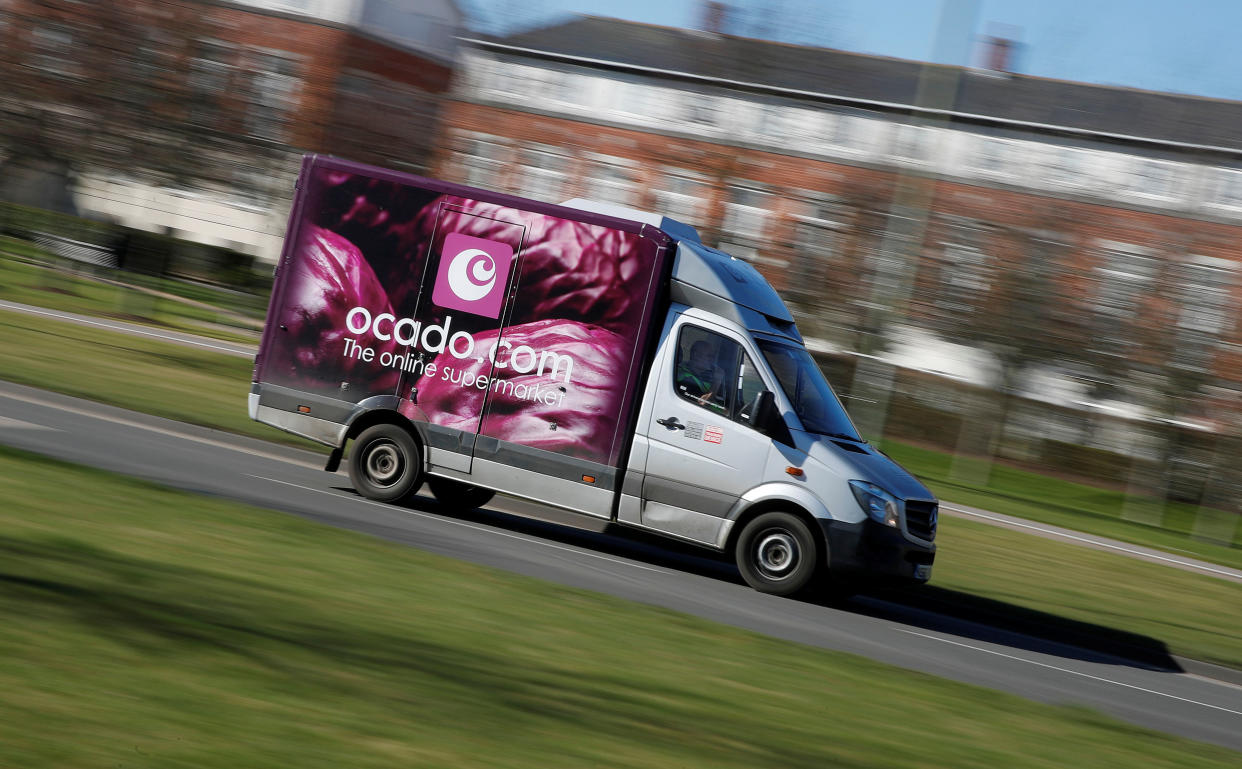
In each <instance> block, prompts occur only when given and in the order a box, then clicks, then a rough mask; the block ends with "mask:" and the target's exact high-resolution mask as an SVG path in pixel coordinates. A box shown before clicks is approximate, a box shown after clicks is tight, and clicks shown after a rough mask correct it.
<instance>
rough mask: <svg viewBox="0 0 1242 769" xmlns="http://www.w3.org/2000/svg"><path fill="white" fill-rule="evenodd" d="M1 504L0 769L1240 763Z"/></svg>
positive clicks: (958, 696)
mask: <svg viewBox="0 0 1242 769" xmlns="http://www.w3.org/2000/svg"><path fill="white" fill-rule="evenodd" d="M53 487H54V488H56V489H57V494H55V495H49V494H48V493H47V489H48V488H53ZM0 498H4V499H5V500H6V505H5V506H4V507H3V511H2V512H0V521H2V522H3V531H4V533H3V535H2V536H0V555H2V557H0V563H2V564H3V566H2V567H0V612H2V613H3V615H4V616H5V617H7V618H8V619H7V620H6V622H4V623H0V690H2V691H4V692H5V694H4V696H3V697H0V763H5V764H12V765H16V766H53V765H56V766H76V767H83V768H84V769H89V768H90V767H113V766H118V765H124V766H132V767H143V766H150V767H169V766H203V767H211V766H221V767H236V766H246V767H255V768H259V767H269V766H270V767H287V766H300V767H308V768H310V767H339V766H351V767H371V766H375V767H380V766H383V767H388V766H394V765H416V766H426V767H441V766H442V767H460V766H496V767H580V766H610V767H611V766H624V767H652V766H682V767H692V766H712V767H731V766H737V767H753V766H770V765H781V766H789V767H803V766H805V767H815V768H816V769H818V768H819V767H823V766H838V767H915V766H955V767H986V769H992V768H993V767H996V766H1007V767H1044V766H1127V765H1140V766H1145V767H1189V766H1198V767H1215V766H1220V767H1233V766H1236V765H1237V760H1238V754H1237V753H1236V752H1232V751H1228V750H1224V749H1220V748H1215V747H1212V746H1207V745H1201V744H1196V743H1191V742H1188V741H1184V740H1180V739H1176V738H1172V737H1169V736H1165V735H1160V734H1156V733H1152V732H1149V731H1145V730H1142V729H1138V728H1134V727H1130V726H1127V725H1124V724H1121V723H1119V722H1116V721H1113V720H1111V719H1108V718H1105V717H1103V716H1100V715H1097V714H1095V713H1092V712H1089V711H1086V710H1083V709H1080V708H1067V707H1053V706H1045V705H1039V704H1036V703H1032V702H1029V701H1026V700H1022V699H1020V698H1017V697H1012V696H1009V695H1005V694H1001V693H998V692H994V691H989V690H985V689H980V688H976V687H971V686H966V685H963V684H957V683H953V682H950V681H945V680H942V679H937V678H934V677H931V676H926V675H920V674H915V673H910V672H907V671H902V670H899V669H895V668H892V667H888V666H885V665H881V664H878V663H874V662H870V661H868V660H865V659H861V658H858V657H853V656H850V655H845V654H840V653H833V652H827V651H823V650H817V649H812V648H808V647H803V646H799V645H796V644H790V643H785V642H779V641H775V640H772V639H769V638H765V637H762V636H758V635H756V634H752V633H748V632H744V631H740V630H736V629H733V628H729V627H725V626H720V625H716V624H713V623H710V622H707V621H704V620H699V619H696V618H692V617H687V616H684V615H680V614H675V613H673V612H668V611H663V610H659V609H654V608H650V607H644V606H640V605H636V604H632V603H628V602H625V601H621V600H618V599H612V598H609V597H605V596H599V595H595V594H590V593H586V592H582V591H576V590H571V589H567V588H563V587H559V586H556V585H552V584H548V583H543V582H539V581H536V580H530V579H525V578H520V577H515V576H511V575H507V574H503V573H498V572H495V571H492V570H489V569H485V568H482V567H476V566H472V565H469V564H464V563H460V562H458V561H454V560H451V559H446V558H441V557H437V556H433V555H430V554H427V553H422V552H419V551H416V550H410V549H406V548H401V547H397V546H393V545H389V544H387V543H383V542H380V541H377V540H373V539H370V538H367V537H363V536H360V535H356V534H352V533H349V532H343V531H339V530H335V529H331V528H328V527H323V526H319V525H315V524H311V523H308V522H305V521H302V520H299V519H297V518H295V517H292V516H287V515H283V514H279V513H273V512H268V511H263V510H256V509H252V508H247V507H243V506H239V505H233V504H228V503H224V502H220V501H216V500H210V499H206V498H201V497H196V496H192V495H188V494H183V493H178V492H174V491H170V490H167V489H164V488H160V487H157V486H154V485H151V484H146V483H141V482H137V481H133V480H129V479H124V478H118V477H115V476H111V475H108V474H104V473H100V472H96V471H90V470H85V469H81V468H75V467H72V466H68V465H64V464H61V463H57V462H52V461H50V460H45V459H41V458H37V457H32V456H30V455H26V454H22V453H19V452H15V451H12V450H8V449H2V448H0ZM68 735H71V738H70V739H66V737H67V736H68Z"/></svg>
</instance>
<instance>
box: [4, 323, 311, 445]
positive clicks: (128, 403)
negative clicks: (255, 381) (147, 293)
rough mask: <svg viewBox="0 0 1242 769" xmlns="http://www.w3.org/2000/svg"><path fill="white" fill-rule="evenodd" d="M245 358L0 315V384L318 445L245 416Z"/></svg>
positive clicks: (248, 369)
mask: <svg viewBox="0 0 1242 769" xmlns="http://www.w3.org/2000/svg"><path fill="white" fill-rule="evenodd" d="M253 368H254V363H253V362H252V361H250V360H249V359H247V358H242V357H239V356H233V355H223V354H220V353H215V352H211V351H208V350H201V349H197V348H193V347H186V346H183V345H176V344H170V343H167V342H160V341H156V340H152V339H147V338H144V337H141V336H134V335H130V334H121V333H116V332H112V331H105V330H103V329H96V328H91V327H89V326H81V325H76V324H73V323H65V322H61V321H54V320H48V319H46V318H36V317H33V316H30V315H25V314H22V313H15V312H6V311H2V310H0V377H3V378H4V379H7V380H9V381H11V382H18V383H20V384H25V385H30V386H32V387H41V388H44V389H47V390H53V391H55V392H60V393H65V394H67V395H74V396H77V397H80V398H89V399H91V400H95V401H99V402H102V403H108V404H111V405H113V406H120V407H122V408H127V409H133V410H135V411H142V412H145V413H147V414H154V415H156V416H161V417H167V418H169V419H177V420H180V421H183V422H189V423H191V424H196V425H202V426H204V427H213V428H216V429H220V430H227V431H229V432H234V433H238V434H241V435H249V436H253V437H256V438H264V439H268V440H280V441H284V442H288V443H291V444H292V445H299V446H304V447H308V448H310V447H315V448H320V447H319V444H314V443H311V442H310V441H305V440H302V439H300V438H296V437H294V436H291V435H288V434H287V433H282V432H280V431H279V430H276V429H275V428H273V427H267V426H265V425H261V424H259V423H258V422H254V421H252V420H251V419H250V417H249V416H248V415H247V413H246V400H247V397H248V394H249V392H250V378H251V373H252V371H253Z"/></svg>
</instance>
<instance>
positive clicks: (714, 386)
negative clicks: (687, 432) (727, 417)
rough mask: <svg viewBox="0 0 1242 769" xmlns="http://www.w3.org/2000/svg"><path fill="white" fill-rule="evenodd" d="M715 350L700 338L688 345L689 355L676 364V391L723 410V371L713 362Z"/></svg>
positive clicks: (701, 404)
mask: <svg viewBox="0 0 1242 769" xmlns="http://www.w3.org/2000/svg"><path fill="white" fill-rule="evenodd" d="M715 361H716V352H715V350H713V349H712V346H711V344H710V343H708V342H705V341H703V340H702V339H700V340H699V341H697V342H695V343H694V344H692V345H690V355H689V356H688V357H687V358H686V359H685V360H682V362H681V363H679V364H678V365H677V391H678V392H680V393H681V394H682V395H684V396H685V397H687V398H689V399H691V400H693V401H694V402H696V403H698V404H699V405H700V406H707V407H709V408H712V409H715V410H717V411H721V412H723V411H724V404H723V403H721V402H719V401H723V400H724V372H723V371H722V370H721V369H720V367H718V366H717V365H716V363H715Z"/></svg>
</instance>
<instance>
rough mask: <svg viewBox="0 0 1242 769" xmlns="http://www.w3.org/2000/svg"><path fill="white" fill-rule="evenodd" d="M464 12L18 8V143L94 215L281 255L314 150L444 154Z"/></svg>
mask: <svg viewBox="0 0 1242 769" xmlns="http://www.w3.org/2000/svg"><path fill="white" fill-rule="evenodd" d="M462 21H463V17H462V14H461V12H460V10H459V9H458V8H457V7H456V6H455V5H454V3H453V2H452V0H233V1H226V0H97V1H96V2H92V3H81V2H74V1H71V0H5V2H3V4H0V39H2V40H3V41H4V45H3V49H4V53H3V54H2V55H0V71H2V72H3V73H4V79H5V80H7V81H8V82H9V83H10V84H11V85H12V88H11V89H10V92H9V94H7V98H5V99H3V104H2V105H0V147H4V148H5V149H6V150H7V153H6V154H8V155H9V156H10V160H15V161H18V162H24V161H25V158H23V157H22V156H23V155H27V156H29V155H33V156H43V157H45V160H44V161H43V162H47V160H46V158H48V157H50V158H55V159H57V160H61V161H63V162H65V163H68V164H70V165H72V166H73V168H74V170H75V172H76V174H77V176H78V178H79V179H80V182H79V184H78V189H77V201H78V206H79V208H80V210H81V211H82V212H84V213H87V214H90V215H94V216H98V217H103V218H108V219H114V220H118V221H121V222H124V223H127V224H133V225H134V226H140V227H144V228H148V229H166V230H169V231H171V232H173V233H175V234H179V235H182V236H184V237H188V238H190V239H195V240H201V241H204V242H209V243H215V244H218V245H231V246H234V247H238V248H241V249H244V250H248V251H251V252H255V253H259V254H260V255H263V256H267V257H269V258H274V257H275V254H276V249H277V248H278V242H279V238H280V235H281V234H282V232H283V227H284V221H283V219H284V211H283V205H284V204H285V203H286V202H287V200H288V197H289V194H288V190H289V187H290V186H291V178H290V174H292V173H296V169H297V167H298V164H297V161H296V155H297V154H299V153H301V152H304V151H316V152H325V153H331V154H336V155H342V156H346V157H350V158H353V159H357V160H363V161H369V162H374V163H381V164H384V165H389V166H394V167H402V168H407V169H411V170H424V169H425V168H426V163H427V160H428V159H429V157H430V154H431V150H432V147H431V140H432V135H433V133H434V126H435V123H436V119H437V110H438V109H439V104H440V100H441V98H442V95H443V93H444V92H445V91H446V89H447V88H448V85H449V80H450V76H451V72H452V63H453V60H454V57H455V55H456V37H457V35H458V33H459V30H460V28H461V25H462Z"/></svg>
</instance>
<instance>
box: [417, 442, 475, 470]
mask: <svg viewBox="0 0 1242 769" xmlns="http://www.w3.org/2000/svg"><path fill="white" fill-rule="evenodd" d="M427 464H429V465H430V466H431V467H433V468H437V469H439V468H443V469H446V470H455V471H457V472H460V473H465V474H467V476H468V475H469V473H470V455H469V454H460V453H458V452H456V451H449V450H448V449H437V448H435V447H434V446H427Z"/></svg>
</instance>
